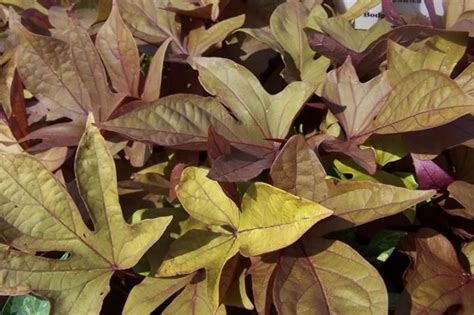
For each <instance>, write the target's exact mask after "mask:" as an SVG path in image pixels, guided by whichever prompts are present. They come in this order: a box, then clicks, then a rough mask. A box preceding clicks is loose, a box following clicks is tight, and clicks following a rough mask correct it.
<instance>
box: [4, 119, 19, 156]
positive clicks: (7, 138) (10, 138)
mask: <svg viewBox="0 0 474 315" xmlns="http://www.w3.org/2000/svg"><path fill="white" fill-rule="evenodd" d="M0 152H9V153H21V152H23V148H22V147H21V146H20V145H19V144H18V142H17V140H16V138H15V136H14V135H13V133H12V131H11V130H10V127H9V126H8V124H7V123H6V122H5V121H3V120H0Z"/></svg>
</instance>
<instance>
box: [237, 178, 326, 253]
mask: <svg viewBox="0 0 474 315" xmlns="http://www.w3.org/2000/svg"><path fill="white" fill-rule="evenodd" d="M329 209H330V208H329ZM329 209H327V208H325V207H323V206H321V205H319V204H316V203H314V202H311V201H309V200H307V199H304V198H301V197H296V196H293V195H291V194H289V193H287V192H285V191H283V190H280V189H277V188H275V187H273V186H271V185H268V184H265V183H255V184H253V185H252V186H250V187H249V188H248V189H247V191H246V192H245V195H244V197H243V198H242V218H241V222H240V228H239V234H238V240H239V241H240V252H241V254H242V255H244V256H246V257H249V256H257V255H261V254H263V253H268V252H271V251H274V250H277V249H281V248H284V247H287V246H288V245H290V244H292V243H294V242H295V241H297V240H298V239H299V238H300V237H301V236H302V235H303V234H304V233H305V232H306V231H307V230H308V229H309V228H311V227H312V226H313V225H314V224H315V223H316V222H318V221H320V220H322V219H324V218H327V217H328V216H330V215H331V214H332V211H331V210H329ZM282 235H284V237H282Z"/></svg>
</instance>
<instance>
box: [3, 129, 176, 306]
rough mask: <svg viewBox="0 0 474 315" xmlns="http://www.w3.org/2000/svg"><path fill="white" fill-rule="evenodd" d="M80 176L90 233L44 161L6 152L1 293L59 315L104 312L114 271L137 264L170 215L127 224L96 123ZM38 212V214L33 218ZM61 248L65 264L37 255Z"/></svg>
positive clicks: (81, 152) (87, 137)
mask: <svg viewBox="0 0 474 315" xmlns="http://www.w3.org/2000/svg"><path fill="white" fill-rule="evenodd" d="M75 170H76V173H77V174H76V177H77V179H78V184H79V187H80V191H81V192H82V198H83V199H84V201H85V203H86V205H87V207H88V210H89V214H90V216H91V218H92V221H93V224H94V230H90V229H89V228H88V227H87V226H86V224H85V223H84V221H83V219H82V217H81V214H80V212H79V210H78V209H77V207H76V205H75V204H74V202H73V200H72V198H71V197H70V195H69V194H68V193H67V192H66V190H65V188H64V187H63V185H62V184H61V183H59V181H58V180H57V179H56V178H55V177H54V175H53V174H51V173H50V172H49V171H48V170H47V169H46V168H45V167H44V166H43V165H42V164H41V163H40V162H39V161H38V160H36V159H35V158H32V157H31V156H27V155H12V154H4V153H2V154H0V183H1V185H2V187H0V188H1V189H0V191H2V193H1V194H0V218H1V219H0V225H1V226H2V229H1V232H0V233H1V236H2V238H3V240H4V241H6V242H7V243H8V244H10V245H11V246H14V247H15V248H17V249H18V250H15V251H11V250H9V249H8V247H7V246H2V247H1V248H0V256H1V257H0V269H1V270H2V277H1V278H0V293H1V294H6V295H20V294H26V293H30V292H33V293H35V294H38V295H41V296H44V297H46V298H48V299H49V300H50V302H51V304H52V312H53V314H74V313H77V314H88V313H98V312H99V311H100V308H101V305H102V301H103V299H104V297H105V295H106V293H107V292H108V291H109V280H110V277H111V276H112V274H113V273H114V272H115V270H122V269H129V268H131V267H133V266H134V265H135V264H136V263H137V262H138V260H139V259H140V258H141V256H142V255H143V254H144V253H145V251H146V250H147V249H148V248H149V247H150V246H151V245H152V244H153V243H154V242H156V241H157V240H158V239H159V238H160V236H161V234H162V233H163V231H164V230H165V228H166V226H167V225H168V224H169V222H170V218H169V217H165V218H159V219H154V220H146V221H143V222H140V223H138V224H135V225H131V226H130V225H128V224H126V223H125V221H124V219H123V217H122V211H121V209H120V207H119V203H118V195H117V182H116V175H115V166H114V162H113V159H112V157H111V155H110V153H109V152H108V151H107V147H106V144H105V140H104V139H103V138H102V136H101V135H100V132H99V131H98V129H97V128H96V127H93V126H92V124H91V120H89V124H88V127H87V131H86V133H85V134H84V136H83V138H82V140H81V143H80V145H79V148H78V153H77V156H76V164H75ZM32 214H33V215H32ZM37 251H42V252H45V251H46V252H49V251H63V252H67V253H69V254H70V257H69V258H67V259H65V260H55V259H49V258H44V257H38V256H34V253H35V252H37Z"/></svg>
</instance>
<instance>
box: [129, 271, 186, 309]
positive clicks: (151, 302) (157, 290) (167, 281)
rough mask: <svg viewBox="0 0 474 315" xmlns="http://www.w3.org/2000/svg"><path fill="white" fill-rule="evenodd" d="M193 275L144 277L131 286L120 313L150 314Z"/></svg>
mask: <svg viewBox="0 0 474 315" xmlns="http://www.w3.org/2000/svg"><path fill="white" fill-rule="evenodd" d="M193 276H194V274H189V275H185V276H180V277H173V278H153V277H147V278H145V279H144V280H143V281H142V282H140V284H138V285H136V286H134V287H133V289H132V291H131V292H130V294H129V295H128V298H127V301H126V303H125V306H124V309H123V312H122V314H123V315H134V314H150V313H151V312H153V311H154V310H155V309H156V308H157V307H158V306H160V305H161V304H162V303H163V302H165V301H166V300H167V299H168V298H169V297H170V296H172V295H173V294H175V293H176V292H178V291H179V290H181V289H182V288H183V287H184V286H185V285H186V284H188V283H189V281H191V278H192V277H193Z"/></svg>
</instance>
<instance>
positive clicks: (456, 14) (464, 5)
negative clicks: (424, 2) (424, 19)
mask: <svg viewBox="0 0 474 315" xmlns="http://www.w3.org/2000/svg"><path fill="white" fill-rule="evenodd" d="M443 4H444V7H445V10H446V14H445V15H446V28H450V27H452V26H454V24H456V22H457V21H458V20H459V18H460V17H461V16H462V15H463V13H465V12H468V11H473V10H474V3H473V2H472V1H470V0H458V1H447V0H443Z"/></svg>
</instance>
